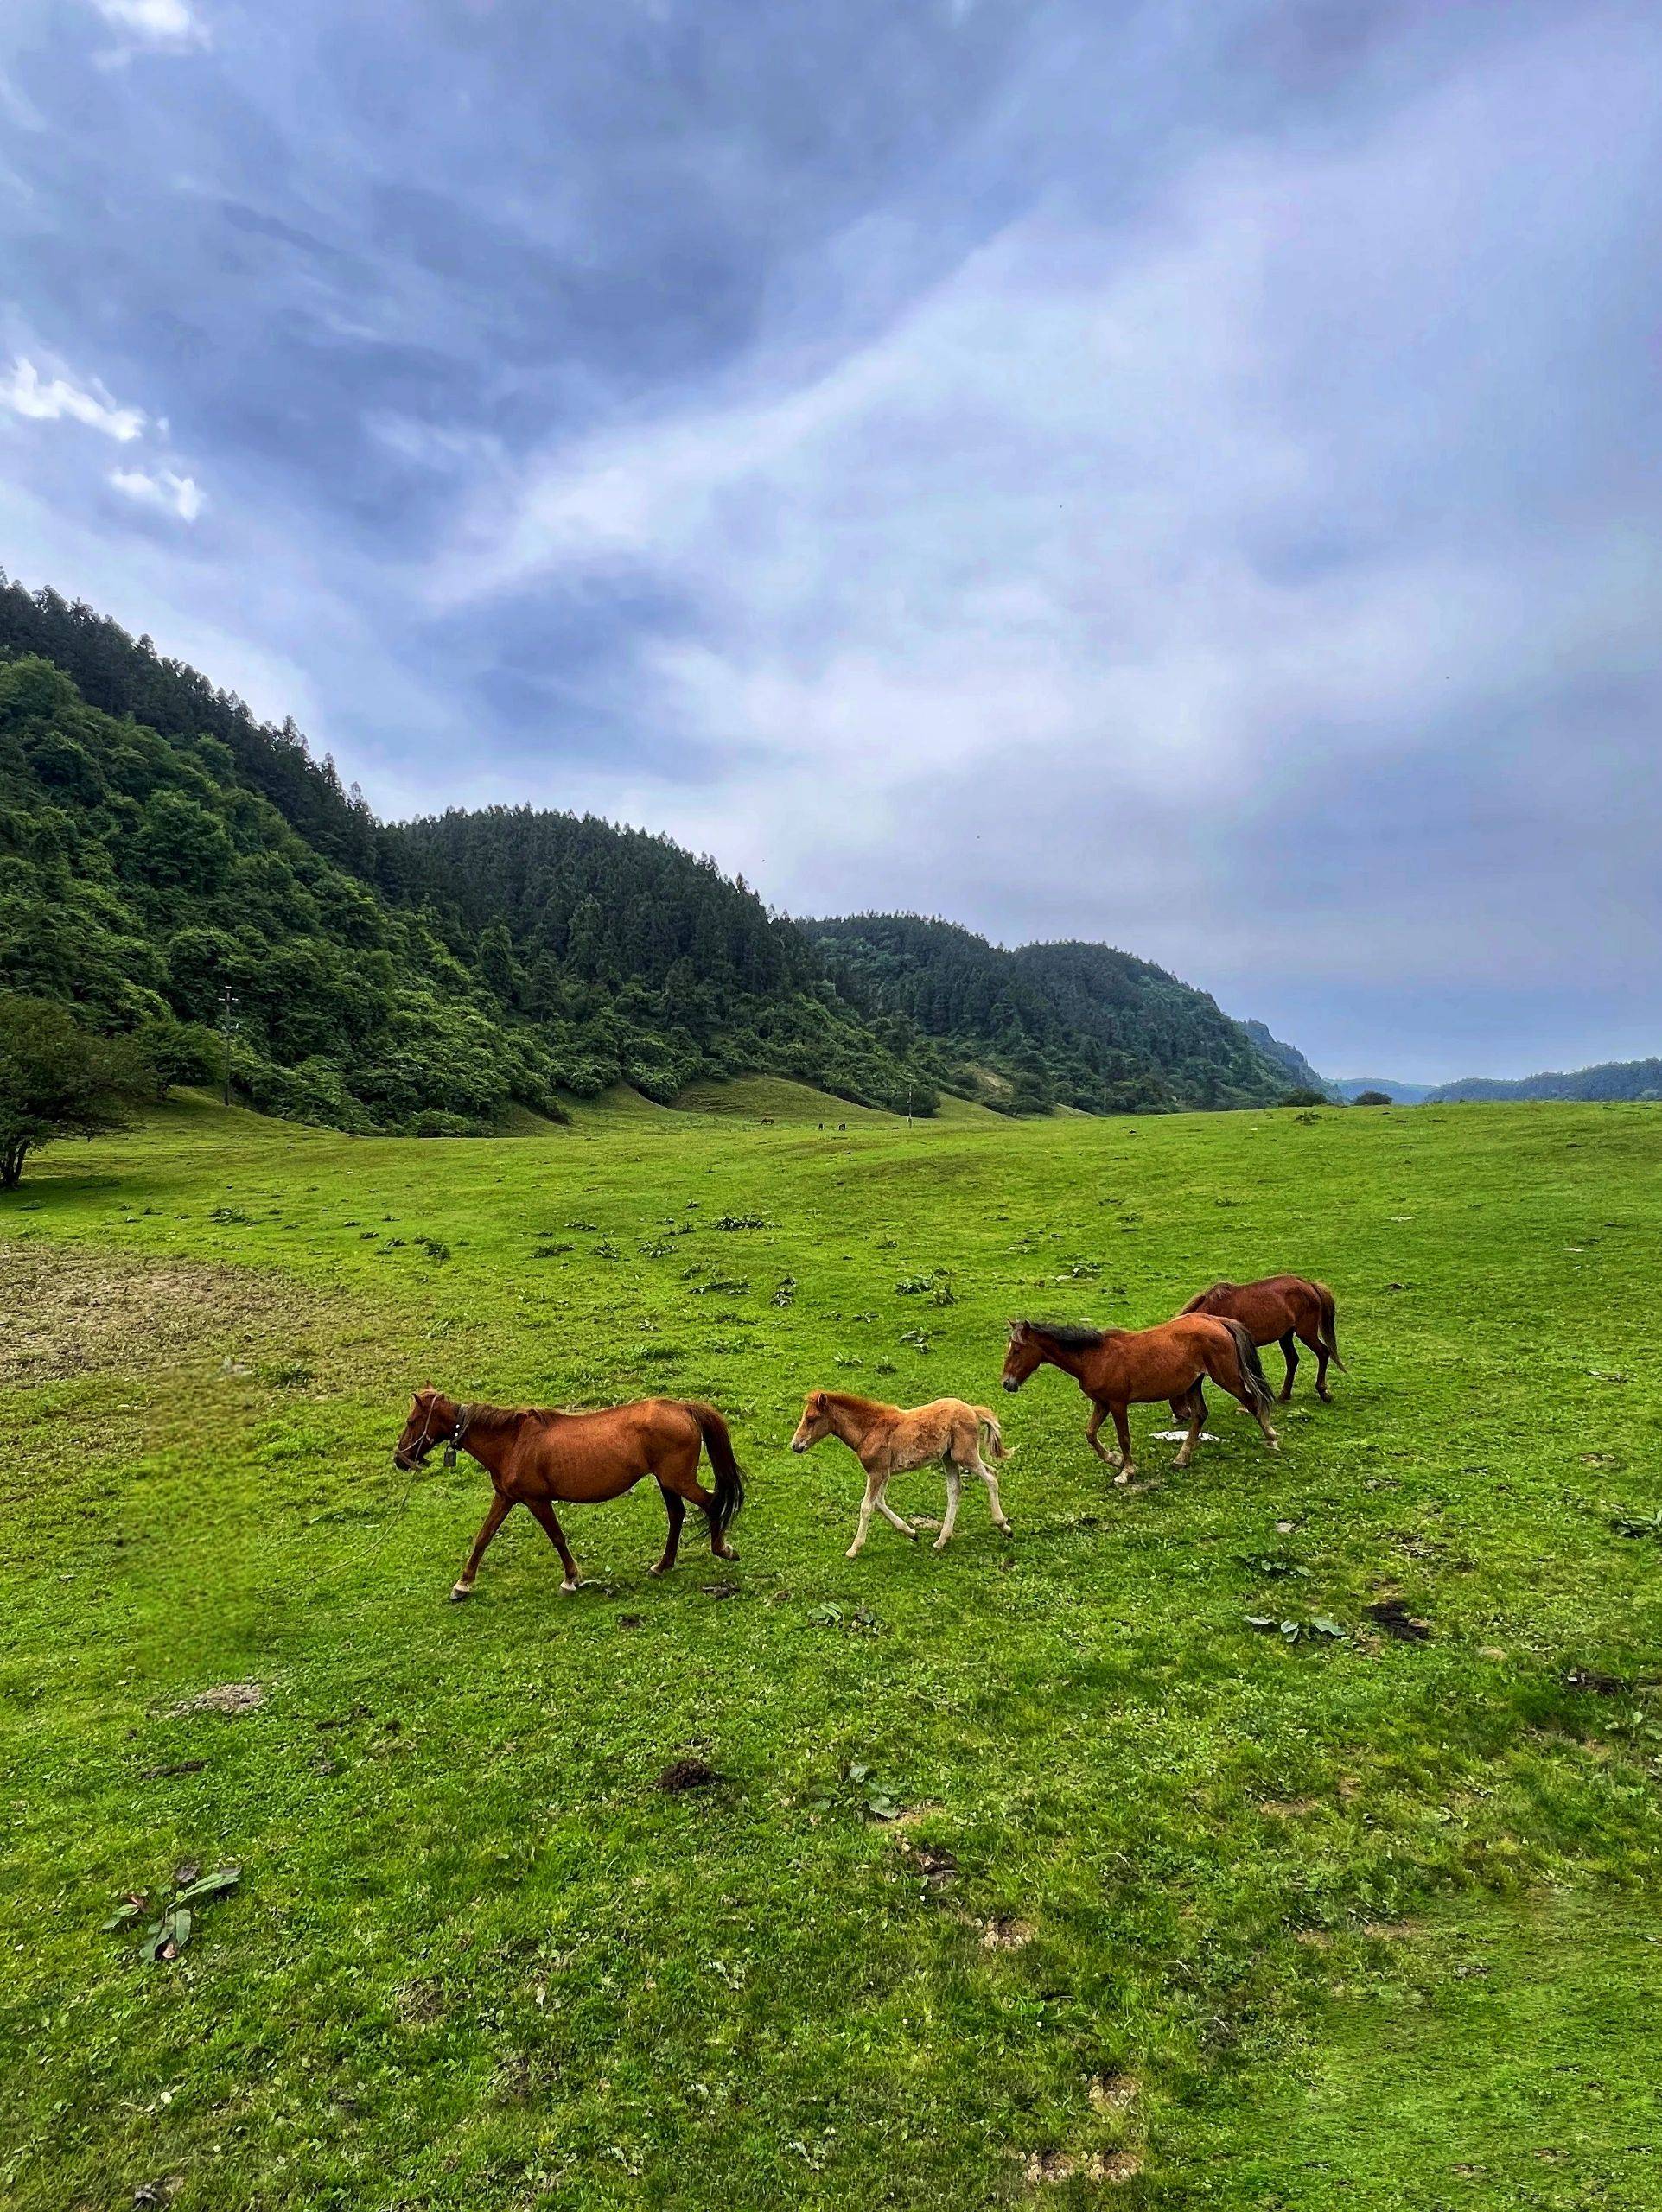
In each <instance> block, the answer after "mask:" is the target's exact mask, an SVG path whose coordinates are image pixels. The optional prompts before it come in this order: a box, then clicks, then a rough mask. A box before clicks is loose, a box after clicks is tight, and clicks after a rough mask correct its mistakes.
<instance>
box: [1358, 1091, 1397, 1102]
mask: <svg viewBox="0 0 1662 2212" xmlns="http://www.w3.org/2000/svg"><path fill="white" fill-rule="evenodd" d="M1350 1103H1351V1104H1352V1105H1353V1106H1394V1105H1395V1104H1396V1103H1397V1102H1396V1101H1395V1099H1393V1098H1392V1096H1391V1093H1390V1092H1389V1091H1388V1090H1359V1091H1358V1092H1357V1094H1356V1096H1355V1097H1354V1098H1353V1099H1352V1100H1351V1102H1350Z"/></svg>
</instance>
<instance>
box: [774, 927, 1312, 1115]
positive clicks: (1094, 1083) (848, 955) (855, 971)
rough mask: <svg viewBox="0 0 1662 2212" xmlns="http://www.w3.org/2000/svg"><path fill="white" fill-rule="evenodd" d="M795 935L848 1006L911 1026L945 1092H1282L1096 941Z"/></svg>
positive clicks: (1188, 1099) (1207, 1017)
mask: <svg viewBox="0 0 1662 2212" xmlns="http://www.w3.org/2000/svg"><path fill="white" fill-rule="evenodd" d="M804 928H805V930H806V931H807V932H808V933H809V934H810V935H811V936H812V938H813V940H814V942H815V944H816V945H817V946H818V949H819V950H820V951H821V952H822V954H823V955H824V956H825V960H826V961H827V963H828V964H829V965H830V967H831V972H832V974H833V975H834V976H836V977H837V982H839V983H840V984H841V985H842V987H843V988H844V990H845V991H846V992H847V993H848V994H849V995H850V996H851V997H852V998H854V999H855V1000H856V1002H857V1003H858V1004H860V1005H861V1006H863V1007H867V1008H868V1009H869V1010H870V1011H871V1012H872V1013H873V1014H889V1015H891V1016H893V1015H901V1016H904V1017H905V1018H906V1019H907V1020H909V1021H911V1022H913V1023H914V1024H915V1025H916V1027H917V1028H918V1029H919V1030H920V1032H921V1033H923V1034H924V1035H925V1036H926V1037H927V1038H930V1039H933V1040H934V1041H935V1042H936V1044H937V1046H938V1047H939V1049H940V1051H941V1052H942V1053H943V1054H944V1057H945V1066H944V1073H945V1077H946V1080H947V1081H948V1082H949V1083H950V1084H952V1087H953V1088H955V1089H958V1090H965V1091H968V1092H970V1093H971V1094H972V1095H977V1096H983V1097H984V1098H985V1099H986V1101H987V1103H989V1104H993V1105H1003V1106H1005V1107H1006V1108H1008V1109H1010V1110H1012V1111H1016V1112H1021V1113H1033V1112H1041V1111H1043V1110H1046V1109H1049V1108H1051V1107H1054V1106H1057V1105H1065V1106H1073V1107H1076V1108H1078V1109H1080V1110H1081V1111H1083V1112H1086V1113H1092V1114H1102V1113H1123V1112H1139V1111H1140V1112H1151V1111H1153V1112H1157V1111H1161V1110H1164V1109H1171V1108H1175V1107H1182V1106H1200V1107H1219V1106H1249V1105H1262V1104H1264V1103H1269V1102H1270V1101H1272V1100H1274V1099H1277V1098H1279V1097H1280V1096H1282V1095H1283V1093H1284V1092H1285V1091H1286V1090H1288V1088H1289V1077H1288V1073H1287V1071H1286V1070H1285V1068H1283V1067H1282V1066H1280V1065H1277V1061H1276V1060H1275V1058H1273V1057H1272V1056H1271V1055H1270V1054H1269V1053H1267V1052H1264V1051H1263V1050H1261V1049H1260V1048H1259V1047H1258V1046H1256V1045H1255V1044H1254V1043H1253V1042H1252V1041H1251V1039H1250V1038H1249V1037H1248V1036H1247V1034H1246V1033H1245V1030H1244V1029H1243V1027H1242V1026H1241V1025H1240V1023H1239V1022H1237V1021H1232V1020H1230V1018H1229V1016H1228V1015H1227V1014H1224V1013H1222V1012H1220V1011H1219V1007H1218V1006H1217V1005H1216V1003H1215V1002H1214V1001H1213V1000H1212V999H1211V998H1209V997H1208V996H1207V994H1206V993H1205V992H1204V991H1197V990H1195V989H1194V988H1192V987H1191V986H1190V985H1189V984H1188V983H1183V982H1179V981H1178V979H1177V977H1176V976H1170V975H1168V974H1167V973H1166V971H1165V969H1162V968H1156V967H1154V966H1152V965H1151V964H1150V963H1149V962H1148V961H1146V960H1137V959H1135V958H1133V957H1132V956H1131V955H1130V954H1129V953H1125V952H1117V951H1115V950H1112V949H1111V947H1110V946H1108V945H1105V944H1027V945H1022V947H1021V948H1020V949H1019V950H1016V951H1014V952H1011V951H1008V950H1005V949H1004V948H1003V947H1002V946H999V945H995V944H989V943H988V942H987V940H986V939H985V938H981V937H977V936H976V935H975V934H974V933H973V931H970V930H965V929H960V928H959V927H958V925H957V924H955V923H952V922H943V921H933V920H926V919H924V918H921V917H920V916H918V915H915V914H857V915H852V916H850V917H848V918H845V919H842V920H831V921H818V922H810V923H806V924H805V925H804ZM1265 1034H1266V1035H1267V1034H1268V1032H1267V1031H1266V1032H1265Z"/></svg>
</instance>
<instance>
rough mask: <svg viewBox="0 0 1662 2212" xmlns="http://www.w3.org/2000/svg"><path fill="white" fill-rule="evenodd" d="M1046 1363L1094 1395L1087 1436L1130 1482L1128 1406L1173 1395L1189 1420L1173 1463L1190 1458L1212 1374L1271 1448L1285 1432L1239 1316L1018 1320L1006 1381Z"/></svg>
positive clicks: (1175, 1407)
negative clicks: (1273, 1416) (1110, 1431)
mask: <svg viewBox="0 0 1662 2212" xmlns="http://www.w3.org/2000/svg"><path fill="white" fill-rule="evenodd" d="M1046 1365H1049V1366H1051V1367H1060V1369H1061V1370H1062V1372H1063V1374H1064V1375H1071V1376H1073V1380H1074V1381H1075V1382H1076V1383H1078V1384H1079V1388H1080V1389H1081V1390H1083V1391H1084V1393H1085V1395H1086V1397H1087V1398H1089V1399H1090V1400H1091V1402H1092V1414H1091V1425H1090V1427H1088V1428H1087V1429H1086V1441H1087V1442H1088V1443H1089V1445H1090V1446H1091V1449H1092V1451H1093V1452H1095V1453H1096V1455H1097V1457H1098V1459H1100V1460H1102V1461H1103V1463H1104V1464H1105V1465H1107V1466H1111V1467H1115V1468H1117V1469H1118V1473H1117V1475H1116V1476H1115V1480H1116V1481H1117V1482H1120V1483H1128V1482H1130V1479H1131V1477H1132V1476H1133V1475H1134V1474H1135V1473H1136V1472H1137V1469H1136V1466H1135V1465H1134V1464H1133V1462H1132V1458H1131V1427H1130V1421H1129V1420H1128V1419H1127V1408H1129V1407H1131V1406H1146V1405H1153V1404H1155V1403H1156V1402H1157V1401H1158V1400H1160V1399H1162V1398H1165V1399H1167V1400H1168V1401H1169V1402H1170V1405H1171V1409H1172V1412H1173V1414H1175V1417H1176V1418H1177V1419H1178V1420H1179V1421H1188V1435H1187V1436H1186V1437H1185V1438H1184V1440H1183V1446H1182V1449H1181V1451H1180V1452H1178V1454H1177V1458H1176V1460H1175V1463H1174V1464H1175V1465H1177V1466H1179V1467H1187V1466H1188V1463H1189V1461H1190V1459H1192V1458H1193V1457H1194V1446H1195V1444H1196V1441H1197V1440H1198V1439H1199V1437H1200V1430H1201V1427H1203V1425H1204V1423H1205V1421H1206V1411H1207V1408H1206V1396H1205V1391H1204V1387H1203V1386H1204V1384H1205V1383H1206V1380H1207V1376H1210V1377H1211V1379H1212V1380H1213V1382H1214V1383H1217V1385H1218V1386H1219V1389H1224V1390H1227V1391H1228V1393H1229V1395H1230V1396H1231V1397H1232V1398H1238V1399H1239V1401H1240V1402H1241V1404H1242V1405H1243V1406H1245V1408H1246V1410H1247V1412H1248V1413H1250V1414H1251V1416H1252V1418H1253V1419H1254V1420H1255V1421H1257V1422H1258V1427H1260V1428H1261V1429H1262V1430H1263V1431H1264V1442H1265V1444H1266V1445H1268V1446H1269V1448H1270V1451H1272V1452H1274V1451H1277V1449H1279V1446H1280V1439H1279V1438H1278V1437H1277V1434H1276V1432H1275V1430H1274V1429H1273V1428H1272V1427H1270V1406H1271V1405H1272V1404H1273V1403H1274V1401H1273V1400H1272V1399H1271V1397H1270V1386H1269V1384H1268V1383H1266V1382H1265V1381H1264V1370H1263V1368H1262V1367H1261V1366H1260V1364H1259V1363H1258V1347H1257V1345H1256V1344H1254V1343H1253V1342H1252V1338H1251V1334H1250V1333H1249V1332H1248V1331H1247V1330H1245V1329H1244V1328H1243V1327H1242V1326H1241V1324H1240V1323H1239V1321H1221V1320H1214V1319H1212V1318H1211V1316H1209V1315H1207V1314H1204V1313H1195V1314H1187V1313H1180V1314H1179V1315H1178V1316H1177V1319H1175V1321H1162V1322H1160V1323H1159V1324H1158V1325H1156V1327H1154V1328H1152V1329H1093V1328H1091V1327H1090V1326H1089V1325H1078V1324H1075V1323H1071V1322H1066V1321H1012V1322H1011V1323H1010V1325H1009V1351H1008V1352H1007V1353H1006V1355H1005V1358H1004V1372H1003V1376H1002V1377H1001V1380H1002V1381H1003V1385H1004V1388H1005V1389H1007V1390H1019V1389H1021V1387H1022V1383H1025V1382H1026V1381H1027V1379H1028V1376H1029V1375H1031V1374H1033V1373H1034V1372H1035V1370H1036V1369H1038V1368H1040V1367H1042V1366H1046ZM1105 1414H1112V1415H1113V1420H1114V1433H1115V1434H1116V1435H1117V1436H1118V1439H1119V1450H1118V1452H1115V1453H1109V1452H1105V1451H1104V1450H1103V1448H1102V1446H1101V1445H1100V1444H1098V1441H1097V1431H1098V1429H1099V1428H1100V1427H1102V1422H1103V1416H1104V1415H1105Z"/></svg>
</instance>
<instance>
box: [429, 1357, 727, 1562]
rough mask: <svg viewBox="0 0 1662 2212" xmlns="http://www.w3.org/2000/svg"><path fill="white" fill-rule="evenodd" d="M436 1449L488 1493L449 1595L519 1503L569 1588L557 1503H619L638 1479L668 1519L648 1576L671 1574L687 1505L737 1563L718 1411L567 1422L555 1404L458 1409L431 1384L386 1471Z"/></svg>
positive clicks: (617, 1412) (651, 1409) (663, 1409)
mask: <svg viewBox="0 0 1662 2212" xmlns="http://www.w3.org/2000/svg"><path fill="white" fill-rule="evenodd" d="M440 1444H442V1445H443V1446H444V1456H445V1459H446V1461H447V1462H448V1463H449V1464H452V1465H453V1464H454V1462H455V1455H456V1453H457V1452H467V1453H468V1456H469V1457H470V1458H472V1459H477V1460H478V1462H479V1464H480V1465H481V1467H483V1468H484V1470H485V1471H486V1473H487V1475H488V1476H489V1477H490V1478H491V1488H492V1490H493V1491H494V1493H495V1495H494V1497H493V1498H492V1499H491V1504H490V1510H489V1512H487V1514H486V1516H485V1520H484V1524H483V1526H482V1527H481V1529H480V1531H479V1534H478V1536H477V1537H476V1538H475V1539H474V1548H473V1550H472V1551H471V1552H470V1553H469V1554H468V1564H467V1565H466V1567H463V1568H462V1576H461V1580H459V1581H458V1582H457V1583H456V1584H455V1587H454V1588H453V1589H452V1591H451V1592H450V1595H451V1597H452V1598H453V1599H462V1598H465V1597H467V1596H468V1594H469V1592H471V1591H472V1589H473V1586H474V1576H475V1575H476V1574H477V1573H478V1572H479V1562H480V1560H481V1559H483V1557H484V1556H485V1551H486V1548H487V1545H488V1544H489V1542H490V1541H491V1539H492V1537H493V1536H494V1535H495V1534H496V1532H497V1530H498V1529H500V1527H501V1525H502V1523H503V1522H504V1521H505V1520H506V1518H507V1516H508V1515H509V1514H510V1513H511V1512H512V1511H513V1509H514V1507H515V1506H516V1505H524V1506H525V1508H526V1510H528V1511H529V1512H530V1513H531V1514H532V1516H534V1517H535V1519H536V1520H538V1522H540V1523H541V1524H542V1526H543V1528H544V1529H545V1530H546V1531H547V1533H548V1540H549V1541H550V1542H551V1544H552V1545H553V1547H554V1548H555V1550H556V1551H557V1552H558V1554H559V1555H560V1565H561V1566H562V1567H564V1570H565V1580H564V1581H563V1582H562V1583H561V1585H560V1588H561V1589H562V1590H563V1591H566V1592H570V1591H572V1590H575V1589H576V1586H577V1562H576V1560H574V1559H573V1558H572V1556H571V1549H570V1545H569V1544H568V1543H567V1542H566V1541H565V1531H564V1529H562V1528H561V1526H560V1524H559V1522H558V1521H557V1519H556V1518H555V1515H554V1505H555V1502H556V1500H557V1501H558V1502H559V1503H561V1504H574V1505H598V1504H601V1503H604V1501H605V1500H606V1499H608V1498H612V1497H622V1495H623V1493H624V1491H626V1490H631V1489H633V1488H634V1485H635V1484H636V1483H638V1482H639V1481H640V1478H641V1477H642V1476H643V1475H650V1476H651V1477H652V1478H653V1480H654V1481H655V1482H656V1483H657V1484H658V1487H659V1491H661V1492H662V1493H663V1498H664V1510H665V1512H666V1513H667V1514H668V1516H669V1523H670V1525H669V1535H668V1536H667V1538H666V1539H665V1544H664V1555H663V1557H662V1558H661V1559H660V1560H659V1561H658V1563H657V1564H656V1566H654V1567H653V1569H652V1572H653V1573H654V1574H667V1573H669V1571H670V1569H671V1567H673V1566H674V1564H675V1554H676V1550H677V1548H678V1546H679V1544H680V1541H681V1523H682V1522H683V1520H684V1519H685V1516H686V1510H687V1506H688V1504H689V1503H691V1504H693V1505H696V1506H697V1508H698V1510H699V1511H700V1512H701V1513H702V1514H703V1515H704V1519H705V1521H706V1522H708V1524H709V1528H710V1550H711V1551H712V1552H713V1553H714V1554H715V1555H716V1558H717V1559H736V1558H737V1557H738V1554H737V1553H736V1552H735V1550H734V1549H733V1548H732V1546H731V1545H730V1544H729V1542H728V1541H727V1532H728V1530H729V1529H730V1528H731V1527H732V1525H733V1523H734V1522H735V1520H736V1519H737V1517H738V1513H739V1508H740V1507H741V1506H742V1504H743V1503H744V1479H743V1477H742V1475H741V1474H740V1471H739V1465H738V1462H737V1460H736V1459H735V1458H734V1456H733V1440H732V1438H731V1437H730V1436H729V1434H728V1430H727V1423H726V1422H725V1421H723V1419H722V1417H721V1415H720V1414H718V1413H717V1412H716V1408H714V1406H705V1405H700V1404H698V1403H697V1402H695V1401H693V1400H691V1399H685V1398H640V1399H637V1400H636V1401H635V1402H634V1403H633V1404H631V1405H627V1406H610V1407H608V1408H606V1410H605V1411H604V1412H602V1413H590V1414H568V1413H562V1412H560V1411H559V1409H558V1408H556V1407H551V1406H487V1405H481V1404H465V1405H464V1404H462V1403H460V1402H458V1401H457V1400H456V1399H455V1398H450V1397H447V1396H446V1395H445V1394H444V1393H443V1391H442V1390H435V1389H432V1388H430V1387H429V1388H427V1389H421V1390H417V1392H416V1395H415V1396H414V1398H413V1399H412V1400H411V1407H410V1418H409V1420H408V1421H406V1422H405V1423H404V1433H403V1434H402V1435H401V1436H400V1437H399V1439H398V1443H397V1445H396V1446H395V1447H394V1449H393V1453H392V1459H393V1464H394V1465H395V1466H398V1467H399V1468H401V1469H402V1470H403V1471H404V1472H405V1473H408V1472H410V1471H411V1470H412V1469H414V1468H416V1467H418V1466H420V1465H421V1463H422V1461H423V1459H425V1458H426V1457H427V1455H428V1453H429V1452H430V1451H432V1450H433V1448H434V1447H435V1446H436V1445H440ZM701 1446H702V1447H703V1448H704V1450H705V1451H707V1452H709V1454H710V1465H711V1467H712V1468H713V1469H714V1470H715V1474H716V1488H715V1491H713V1492H711V1491H707V1490H705V1489H704V1486H703V1485H702V1484H701V1483H700V1482H699V1480H698V1453H699V1449H700V1447H701Z"/></svg>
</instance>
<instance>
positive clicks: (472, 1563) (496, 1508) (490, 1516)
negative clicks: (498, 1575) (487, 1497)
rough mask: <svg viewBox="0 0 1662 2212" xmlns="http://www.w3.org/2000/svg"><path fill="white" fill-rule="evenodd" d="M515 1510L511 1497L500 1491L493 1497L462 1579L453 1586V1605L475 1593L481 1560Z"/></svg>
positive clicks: (451, 1597) (463, 1570)
mask: <svg viewBox="0 0 1662 2212" xmlns="http://www.w3.org/2000/svg"><path fill="white" fill-rule="evenodd" d="M512 1511H513V1499H512V1498H511V1497H503V1496H502V1493H501V1492H500V1491H498V1492H497V1493H496V1495H495V1497H493V1498H492V1500H491V1503H490V1510H489V1512H488V1513H487V1514H486V1516H485V1518H484V1522H483V1523H482V1525H481V1528H480V1531H479V1534H478V1535H476V1536H475V1537H474V1548H473V1549H472V1550H471V1551H470V1552H469V1553H468V1564H467V1565H466V1567H463V1568H462V1579H461V1580H460V1581H459V1582H456V1583H454V1584H453V1585H452V1586H451V1589H450V1602H451V1603H452V1604H453V1605H460V1604H461V1602H462V1599H464V1598H470V1597H471V1596H472V1595H473V1586H474V1575H475V1574H477V1573H478V1572H479V1562H480V1560H481V1559H483V1558H484V1556H485V1552H486V1548H487V1546H488V1544H489V1542H490V1540H491V1538H492V1537H493V1536H494V1535H495V1534H496V1532H497V1530H498V1529H500V1527H501V1525H502V1523H503V1522H505V1521H506V1519H507V1517H508V1515H509V1514H510V1513H511V1512H512Z"/></svg>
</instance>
